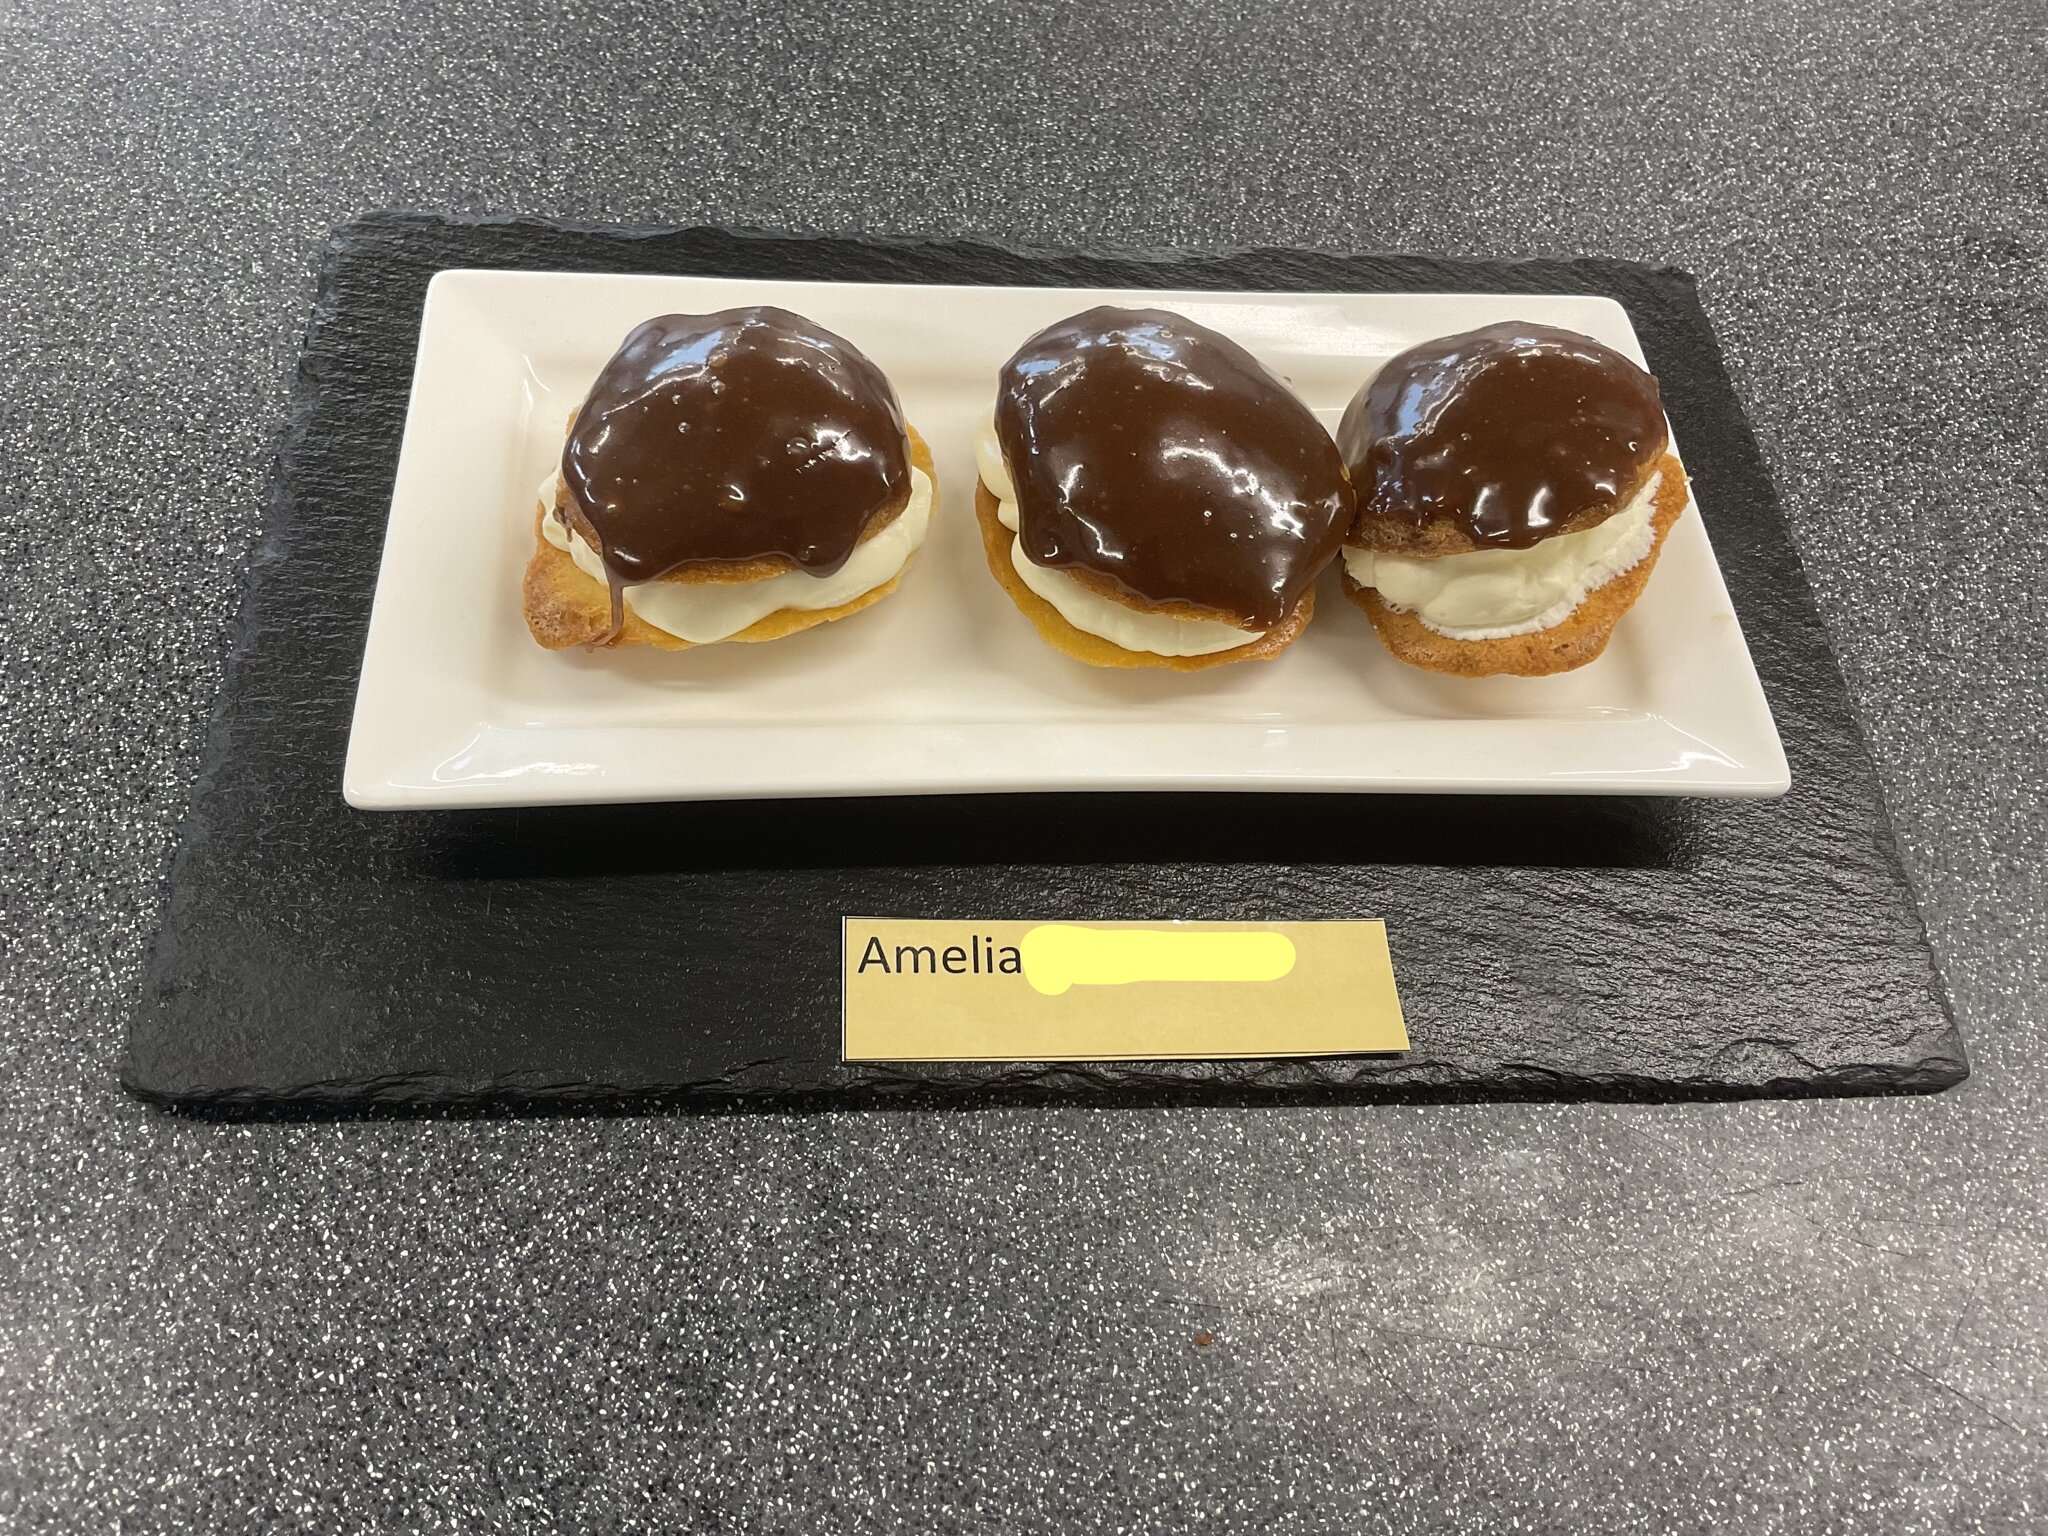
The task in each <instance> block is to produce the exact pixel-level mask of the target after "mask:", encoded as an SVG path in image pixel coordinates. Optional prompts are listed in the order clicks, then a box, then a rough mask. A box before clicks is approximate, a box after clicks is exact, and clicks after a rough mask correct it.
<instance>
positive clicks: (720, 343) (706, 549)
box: [562, 307, 910, 607]
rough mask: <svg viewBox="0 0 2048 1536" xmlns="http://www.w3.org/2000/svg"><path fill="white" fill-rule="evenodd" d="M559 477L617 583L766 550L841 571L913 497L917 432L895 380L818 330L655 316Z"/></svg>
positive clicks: (770, 313)
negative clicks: (912, 432) (880, 517)
mask: <svg viewBox="0 0 2048 1536" xmlns="http://www.w3.org/2000/svg"><path fill="white" fill-rule="evenodd" d="M562 483H563V484H564V486H566V487H567V489H568V492H569V498H570V502H571V508H570V512H571V516H572V517H576V516H577V515H578V514H580V519H581V523H582V524H584V525H587V526H585V527H584V530H583V531H584V533H585V536H586V537H587V538H589V539H590V540H591V542H592V544H594V545H595V546H596V548H597V550H598V552H599V553H600V554H602V555H603V557H604V563H605V568H606V569H607V571H609V572H610V574H611V576H612V578H613V583H612V584H613V586H614V587H615V588H616V587H617V586H618V585H619V584H620V583H633V582H642V581H653V580H655V579H656V578H658V577H660V576H663V575H666V574H667V573H668V572H670V571H673V570H675V569H677V568H678V567H681V566H687V565H700V564H708V563H711V562H725V561H737V560H757V559H761V558H763V557H769V556H780V557H782V558H784V559H787V560H790V561H792V562H794V563H795V564H796V565H797V566H798V567H800V568H801V569H803V570H806V571H809V572H811V573H813V574H814V575H830V574H831V573H832V572H834V571H836V570H838V569H839V567H840V566H842V565H844V564H845V563H846V560H847V557H848V556H849V555H851V554H852V553H853V550H854V546H855V545H857V544H858V543H859V542H860V538H861V534H862V533H863V532H864V531H865V530H866V529H867V526H868V524H869V523H870V522H871V521H872V520H873V519H874V518H875V516H876V515H877V514H878V513H884V512H896V511H901V510H902V508H903V507H904V505H905V504H906V503H908V501H909V499H910V444H909V439H908V437H907V436H906V435H905V432H904V427H903V412H902V409H901V408H900V407H899V406H898V405H897V403H896V392H895V390H893V389H892V388H890V385H889V381H888V379H886V378H884V377H883V375H882V372H881V370H880V369H878V368H877V367H875V365H874V364H873V363H871V362H869V361H868V360H867V358H866V357H864V356H862V355H861V353H860V351H859V349H858V348H856V347H855V346H854V345H853V344H852V343H851V342H849V341H846V340H844V339H843V338H841V337H838V336H835V335H833V334H832V333H831V332H830V331H828V330H826V329H825V328H824V327H823V326H819V325H814V324H813V323H812V322H810V321H808V320H806V319H804V318H803V317H802V316H801V315H793V314H791V313H790V312H789V311H788V310H786V309H772V308H765V307H764V308H755V309H725V310H720V311H719V312H718V313H717V314H715V315H660V316H657V317H656V318H655V319H652V320H649V321H648V322H647V323H646V324H644V325H642V326H640V327H638V328H637V329H635V330H634V332H633V333H632V334H631V335H630V336H628V337H627V338H626V340H625V342H624V344H623V345H621V346H620V348H619V350H618V351H617V353H615V354H614V355H613V357H612V360H611V361H610V362H608V363H606V364H605V366H604V371H603V372H602V373H600V374H599V375H598V376H597V382H596V383H595V384H594V385H592V386H591V390H590V396H589V398H588V399H587V400H585V401H584V402H583V409H582V410H581V411H580V412H579V413H578V414H577V417H576V425H575V426H574V428H573V429H572V430H571V431H570V433H569V441H568V444H567V446H566V447H564V448H563V450H562ZM615 597H616V594H615ZM615 607H616V603H615Z"/></svg>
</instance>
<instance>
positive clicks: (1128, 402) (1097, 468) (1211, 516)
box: [996, 308, 1353, 629]
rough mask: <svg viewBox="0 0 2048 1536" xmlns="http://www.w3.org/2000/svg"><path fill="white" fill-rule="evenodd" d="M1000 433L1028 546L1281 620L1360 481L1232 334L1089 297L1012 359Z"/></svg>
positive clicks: (1063, 563) (1145, 591)
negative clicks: (1091, 303) (1090, 303)
mask: <svg viewBox="0 0 2048 1536" xmlns="http://www.w3.org/2000/svg"><path fill="white" fill-rule="evenodd" d="M996 437H997V439H998V441H999V442H1000V443H1001V445H1002V450H1003V459H1004V461H1005V463H1006V464H1007V465H1008V466H1009V471H1010V478H1011V481H1012V482H1013V483H1014V484H1015V486H1016V491H1017V512H1018V522H1019V524H1020V531H1019V533H1018V537H1019V538H1020V539H1022V540H1023V543H1024V553H1025V554H1026V555H1027V556H1028V557H1029V558H1030V559H1031V560H1032V561H1033V562H1035V563H1036V564H1039V565H1043V566H1050V567H1052V568H1054V569H1072V570H1077V571H1082V572H1087V573H1090V574H1092V575H1094V576H1098V577H1101V578H1103V579H1104V580H1106V581H1107V582H1108V583H1109V584H1110V585H1111V586H1113V587H1115V588H1116V589H1117V590H1119V591H1122V592H1125V593H1128V594H1129V595H1130V596H1132V597H1134V598H1137V599H1138V600H1139V601H1141V602H1143V603H1146V604H1149V605H1154V606H1157V605H1163V604H1166V603H1173V602H1179V603H1186V604H1189V605H1191V606H1193V607H1196V608H1199V609H1203V610H1207V611H1210V612H1214V613H1217V614H1220V615H1224V616H1227V617H1228V619H1230V620H1231V621H1233V622H1236V623H1239V624H1243V625H1245V626H1246V627H1257V628H1262V629H1271V628H1273V627H1274V626H1275V625H1277V624H1278V623H1279V622H1280V621H1281V620H1282V619H1284V618H1285V617H1286V616H1287V615H1288V614H1289V613H1290V612H1292V611H1293V608H1294V605H1295V604H1296V603H1297V602H1298V601H1299V600H1300V598H1301V595H1302V593H1304V592H1305V591H1307V590H1308V588H1309V587H1310V586H1311V585H1312V584H1313V583H1314V581H1315V579H1316V576H1317V575H1318V574H1319V573H1320V572H1321V571H1322V569H1323V567H1324V566H1325V565H1327V564H1328V563H1329V562H1330V560H1331V558H1332V557H1333V556H1334V555H1335V554H1336V552H1337V546H1338V544H1339V542H1340V541H1341V540H1342V538H1343V535H1344V530H1345V529H1346V528H1347V527H1348V526H1349V525H1350V521H1351V514H1352V506H1353V502H1352V495H1351V487H1350V485H1349V484H1348V483H1347V482H1346V481H1345V478H1344V469H1343V465H1342V463H1341V462H1340V461H1339V459H1338V457H1337V450H1336V447H1335V445H1334V444H1332V443H1331V441H1330V437H1329V434H1328V433H1327V432H1325V431H1324V430H1323V429H1322V427H1321V426H1320V425H1319V424H1318V423H1317V421H1316V419H1315V417H1314V416H1313V415H1311V414H1310V413H1309V409H1308V407H1307V406H1305V405H1303V404H1302V403H1301V401H1300V400H1298V399H1297V398H1295V396H1294V394H1293V393H1292V392H1291V391H1290V390H1289V389H1288V388H1287V386H1286V385H1285V384H1282V383H1281V382H1280V381H1279V380H1278V379H1276V378H1274V377H1273V375H1272V374H1270V373H1268V372H1267V371H1266V370H1265V369H1264V368H1263V367H1261V366H1260V365H1259V363H1258V361H1257V359H1255V358H1254V357H1253V356H1252V355H1251V354H1250V353H1249V352H1247V351H1245V350H1244V348H1242V347H1240V346H1239V345H1238V344H1237V343H1236V342H1234V341H1232V340H1230V339H1229V338H1228V337H1226V336H1221V335H1218V334H1217V333H1216V332H1215V331H1212V330H1210V329H1208V328H1207V327H1206V326H1201V325H1197V324H1195V323H1194V322H1193V321H1192V320H1189V319H1187V318H1186V317H1184V316H1181V315H1176V314H1172V313H1169V312H1168V311H1166V310H1160V309H1111V308H1102V309H1091V310H1089V311H1088V312H1087V313H1086V314H1080V315H1075V316H1074V317H1073V318H1072V319H1070V320H1063V321H1061V322H1060V323H1059V324H1057V325H1053V326H1048V327H1047V328H1046V329H1045V330H1042V331H1040V332H1039V333H1038V334H1037V335H1036V336H1033V337H1032V338H1031V339H1030V340H1029V341H1027V342H1025V343H1024V345H1023V347H1022V348H1020V349H1019V350H1018V352H1017V355H1016V356H1015V357H1013V358H1011V359H1010V361H1009V362H1008V363H1006V364H1005V365H1004V367H1003V371H1002V374H1001V376H1000V379H999V382H998V386H997V394H996Z"/></svg>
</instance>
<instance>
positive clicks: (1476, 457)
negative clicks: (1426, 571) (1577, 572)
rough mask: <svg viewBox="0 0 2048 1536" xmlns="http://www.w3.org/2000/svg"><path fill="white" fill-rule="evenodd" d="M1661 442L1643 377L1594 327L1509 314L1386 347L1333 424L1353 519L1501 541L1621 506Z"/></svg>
mask: <svg viewBox="0 0 2048 1536" xmlns="http://www.w3.org/2000/svg"><path fill="white" fill-rule="evenodd" d="M1667 442H1668V432H1667V429H1666V427H1665V424H1664V407H1663V403H1662V400H1661V398H1660V396H1659V394H1658V390H1657V380H1656V379H1655V378H1654V377H1653V376H1651V375H1650V374H1647V373H1645V372H1644V371H1643V370H1642V369H1640V368H1638V367H1637V366H1636V365H1635V364H1634V363H1632V362H1630V361H1629V360H1628V359H1627V358H1625V357H1623V356H1622V355H1621V354H1620V353H1619V352H1616V351H1614V350H1613V349H1612V348H1609V347H1604V346H1602V345H1601V344H1600V343H1599V342H1597V341H1594V340H1593V339H1592V338H1591V337H1590V336H1581V335H1579V334H1578V333H1577V332H1575V331H1564V330H1559V329H1557V328H1556V327H1555V326H1548V325H1534V324H1530V323H1527V322H1524V321H1518V320H1517V321H1507V322H1504V323H1502V324H1499V325H1489V326H1485V327H1483V328H1481V329H1479V330H1476V331H1465V332H1463V333H1461V334H1459V335H1456V336H1443V337H1439V338H1438V339H1437V340H1435V341H1427V342H1424V343H1423V344H1422V345H1421V346H1419V347H1411V348H1409V349H1408V350H1407V351H1406V352H1403V353H1401V354H1400V355H1399V356H1397V357H1394V358H1392V359H1390V360H1389V361H1388V362H1387V365H1386V366H1385V367H1384V368H1382V369H1381V370H1380V371H1379V373H1378V374H1377V375H1376V376H1375V377H1374V378H1373V379H1372V381H1371V382H1370V383H1368V384H1367V385H1366V386H1365V387H1364V388H1363V389H1361V390H1360V391H1359V392H1358V394H1357V395H1356V396H1355V397H1353V399H1352V401H1351V405H1350V407H1349V408H1348V409H1347V410H1346V411H1345V412H1344V420H1343V422H1342V424H1341V425H1340V426H1339V427H1338V428H1337V446H1338V447H1339V448H1340V449H1342V450H1343V454H1344V462H1345V463H1346V464H1347V465H1349V466H1350V469H1351V479H1352V482H1353V483H1354V484H1355V485H1356V486H1357V487H1358V504H1359V521H1360V523H1361V524H1363V523H1364V522H1366V521H1368V520H1370V519H1374V518H1380V519H1385V520H1387V521H1389V522H1394V523H1402V524H1408V525H1412V526H1414V527H1417V528H1421V527H1425V526H1427V525H1428V524H1430V523H1431V522H1434V521H1436V520H1438V519H1442V520H1444V521H1446V522H1448V523H1450V524H1451V525H1452V526H1453V527H1455V528H1457V529H1458V530H1459V531H1461V532H1463V533H1464V534H1466V535H1467V536H1468V537H1469V538H1470V539H1471V540H1472V541H1473V542H1474V543H1475V544H1479V545H1483V546H1488V547H1493V548H1507V549H1526V548H1528V546H1530V545H1531V544H1534V543H1536V542H1537V541H1538V540H1541V539H1544V538H1547V537H1549V536H1550V535H1552V534H1554V533H1559V532H1562V531H1564V530H1565V529H1566V528H1567V527H1568V526H1569V525H1571V524H1572V523H1573V521H1574V520H1575V519H1578V520H1580V521H1579V526H1581V527H1588V526H1591V524H1592V523H1593V522H1597V521H1599V519H1598V518H1597V517H1594V518H1592V519H1590V520H1588V519H1586V514H1588V513H1596V512H1599V511H1601V510H1603V509H1604V510H1606V511H1609V512H1612V511H1616V510H1619V508H1620V507H1621V506H1622V504H1623V503H1625V502H1626V501H1627V499H1628V498H1629V496H1631V495H1632V494H1633V493H1634V492H1635V490H1636V489H1637V487H1638V486H1640V485H1641V483H1642V481H1643V479H1644V477H1645V476H1647V475H1648V474H1649V472H1650V469H1651V466H1653V465H1654V464H1655V463H1656V462H1657V460H1658V459H1660V458H1662V457H1663V455H1664V451H1665V447H1666V445H1667Z"/></svg>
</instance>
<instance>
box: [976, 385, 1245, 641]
mask: <svg viewBox="0 0 2048 1536" xmlns="http://www.w3.org/2000/svg"><path fill="white" fill-rule="evenodd" d="M974 464H975V469H976V471H977V472H978V473H979V474H980V476H981V483H982V484H983V485H985V486H987V487H988V493H989V495H991V496H993V497H995V499H996V502H997V506H996V518H997V520H998V521H999V522H1001V523H1002V525H1003V526H1004V527H1005V528H1007V529H1009V530H1010V532H1012V533H1015V532H1016V531H1017V528H1018V515H1017V490H1016V486H1015V484H1014V483H1013V482H1012V481H1011V479H1010V470H1009V466H1008V465H1007V464H1005V463H1004V462H1003V450H1002V445H1001V444H1000V443H999V442H998V441H997V439H996V424H995V420H994V418H993V417H991V418H990V419H988V420H986V421H984V422H983V423H982V424H981V429H980V430H979V431H978V432H976V433H975V434H974ZM1010 564H1011V565H1013V566H1015V567H1016V569H1017V576H1018V579H1019V580H1021V581H1022V582H1023V583H1024V585H1025V586H1027V587H1029V588H1030V589H1031V590H1032V591H1033V592H1036V593H1037V594H1038V595H1039V596H1040V597H1042V598H1044V599H1045V600H1046V601H1047V602H1048V603H1051V604H1052V606H1053V607H1054V609H1056V610H1057V611H1058V613H1059V616H1060V617H1061V618H1063V619H1065V620H1066V621H1067V622H1068V623H1069V624H1071V625H1073V626H1074V628H1076V629H1078V630H1082V631H1084V632H1085V633H1087V634H1091V635H1095V636H1098V637H1099V638H1101V639H1104V640H1107V641H1108V642H1109V643H1110V644H1111V645H1118V646H1122V647H1123V648H1124V649H1125V650H1127V651H1150V652H1151V653H1152V654H1153V655H1155V656H1213V655H1215V654H1216V652H1218V651H1230V650H1235V649H1236V648H1237V647H1239V646H1241V645H1250V644H1252V643H1253V642H1254V641H1257V640H1261V639H1264V638H1265V631H1264V630H1249V629H1239V628H1238V627H1237V626H1236V625H1235V624H1225V623H1223V622H1222V621H1221V620H1219V619H1177V618H1174V617H1172V616H1171V615H1169V614H1163V613H1146V612H1144V611H1143V610H1141V609H1137V608H1129V607H1126V606H1125V605H1124V604H1122V603H1119V602H1115V601H1113V600H1111V599H1110V598H1107V597H1104V596H1103V595H1102V594H1101V593H1100V592H1091V591H1090V590H1089V589H1088V588H1086V587H1084V586H1082V585H1081V583H1080V582H1078V581H1076V580H1075V579H1074V578H1073V577H1072V576H1070V575H1068V574H1067V573H1066V572H1065V571H1055V570H1052V569H1050V568H1048V567H1046V566H1043V565H1034V564H1033V563H1032V561H1031V557H1030V556H1028V555H1026V554H1025V553H1024V541H1023V540H1022V539H1012V540H1010Z"/></svg>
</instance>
